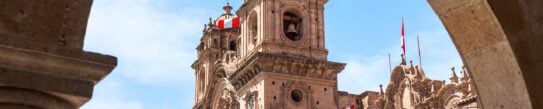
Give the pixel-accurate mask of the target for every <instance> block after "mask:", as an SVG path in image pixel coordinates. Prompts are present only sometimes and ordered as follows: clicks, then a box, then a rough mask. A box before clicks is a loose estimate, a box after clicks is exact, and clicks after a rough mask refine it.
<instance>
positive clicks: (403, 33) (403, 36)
mask: <svg viewBox="0 0 543 109" xmlns="http://www.w3.org/2000/svg"><path fill="white" fill-rule="evenodd" d="M401 35H402V36H401V43H402V44H401V47H402V54H403V55H404V56H405V30H404V25H403V18H402V30H401Z"/></svg>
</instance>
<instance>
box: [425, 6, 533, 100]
mask: <svg viewBox="0 0 543 109" xmlns="http://www.w3.org/2000/svg"><path fill="white" fill-rule="evenodd" d="M428 2H429V3H430V5H432V8H433V9H434V11H435V12H436V13H437V14H438V16H439V17H440V19H441V20H442V22H443V24H444V25H445V27H446V28H447V31H449V34H450V36H451V38H452V40H453V42H454V44H455V45H456V47H457V49H458V51H459V53H460V55H461V56H462V59H463V60H464V62H465V65H467V67H468V68H469V70H471V72H472V73H471V74H472V75H473V78H474V79H475V81H474V82H475V84H476V86H477V89H478V91H479V94H480V98H479V99H480V100H479V101H480V103H481V104H482V107H484V108H490V109H496V108H506V109H509V108H519V109H530V108H535V109H540V108H543V88H542V87H541V86H543V82H541V81H540V79H541V78H543V75H542V74H541V70H540V69H539V67H541V66H543V58H542V57H541V56H543V51H542V50H541V49H542V47H543V37H542V36H543V7H541V6H543V1H541V0H514V1H509V0H428ZM538 80H539V81H538Z"/></svg>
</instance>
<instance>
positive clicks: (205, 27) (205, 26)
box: [202, 24, 207, 32]
mask: <svg viewBox="0 0 543 109" xmlns="http://www.w3.org/2000/svg"><path fill="white" fill-rule="evenodd" d="M206 29H207V25H206V24H204V30H202V31H204V32H206Z"/></svg>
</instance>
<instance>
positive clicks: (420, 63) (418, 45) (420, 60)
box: [417, 35, 422, 68]
mask: <svg viewBox="0 0 543 109" xmlns="http://www.w3.org/2000/svg"><path fill="white" fill-rule="evenodd" d="M417 48H418V49H419V66H420V68H422V58H421V54H420V42H419V35H417Z"/></svg>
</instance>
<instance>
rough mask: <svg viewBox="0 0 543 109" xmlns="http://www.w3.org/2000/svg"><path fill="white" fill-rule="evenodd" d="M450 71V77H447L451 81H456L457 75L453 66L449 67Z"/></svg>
mask: <svg viewBox="0 0 543 109" xmlns="http://www.w3.org/2000/svg"><path fill="white" fill-rule="evenodd" d="M451 71H452V74H451V78H449V79H450V80H451V82H452V83H458V76H456V73H455V72H454V67H452V68H451Z"/></svg>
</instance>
